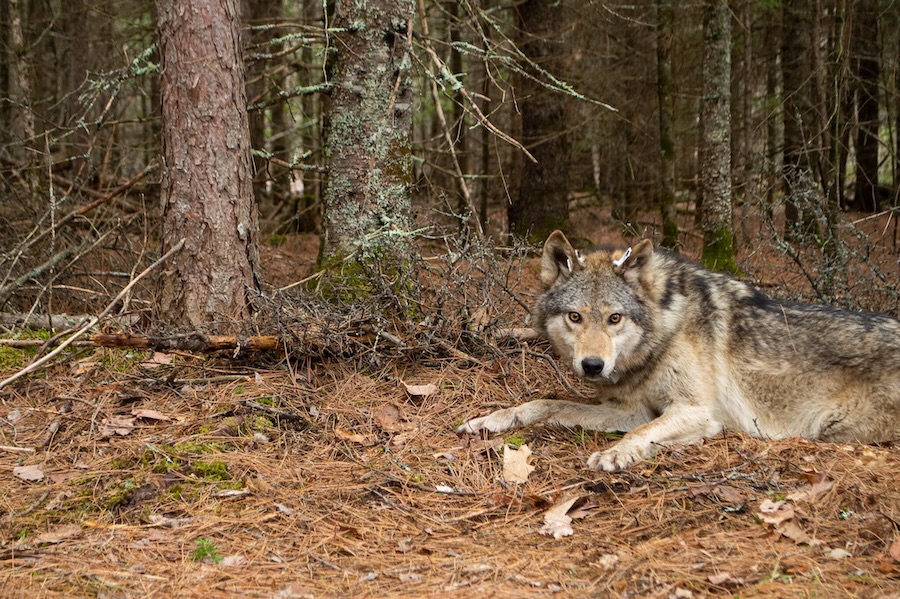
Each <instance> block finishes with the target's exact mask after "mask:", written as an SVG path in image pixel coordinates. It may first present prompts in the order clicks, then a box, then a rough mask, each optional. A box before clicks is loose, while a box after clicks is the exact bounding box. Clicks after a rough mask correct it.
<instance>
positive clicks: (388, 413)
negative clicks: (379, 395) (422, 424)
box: [373, 404, 415, 433]
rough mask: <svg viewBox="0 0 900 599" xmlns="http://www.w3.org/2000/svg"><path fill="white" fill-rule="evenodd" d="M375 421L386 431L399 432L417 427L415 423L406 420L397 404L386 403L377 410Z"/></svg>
mask: <svg viewBox="0 0 900 599" xmlns="http://www.w3.org/2000/svg"><path fill="white" fill-rule="evenodd" d="M373 416H374V418H375V422H377V423H378V426H380V427H381V430H383V431H384V432H386V433H398V432H400V431H408V430H410V429H413V428H415V425H414V424H413V423H411V422H407V421H406V416H404V415H403V412H402V411H400V408H398V407H397V406H395V405H391V404H385V405H383V406H381V407H380V408H378V409H377V410H375V413H374V414H373Z"/></svg>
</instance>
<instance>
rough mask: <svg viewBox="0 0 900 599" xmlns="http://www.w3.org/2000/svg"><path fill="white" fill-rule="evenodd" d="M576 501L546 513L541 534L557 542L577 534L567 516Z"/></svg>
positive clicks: (559, 504) (558, 505) (565, 503)
mask: <svg viewBox="0 0 900 599" xmlns="http://www.w3.org/2000/svg"><path fill="white" fill-rule="evenodd" d="M522 447H525V446H524V445H523V446H522ZM576 501H578V497H571V498H569V499H565V500H563V501H561V502H559V503H557V504H556V505H554V506H553V507H552V508H550V509H549V510H547V511H546V512H544V526H542V527H541V530H540V531H539V532H540V533H541V534H542V535H548V536H552V537H553V538H554V539H557V540H558V539H561V538H563V537H568V536H570V535H573V534H575V531H574V530H572V526H571V524H572V518H571V517H569V516H568V515H567V514H568V512H569V510H570V509H571V508H572V505H573V504H574V503H575V502H576Z"/></svg>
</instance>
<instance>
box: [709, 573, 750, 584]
mask: <svg viewBox="0 0 900 599" xmlns="http://www.w3.org/2000/svg"><path fill="white" fill-rule="evenodd" d="M706 579H707V580H709V581H710V582H711V583H712V584H715V585H719V586H722V585H726V584H733V585H742V584H744V582H745V581H744V579H743V578H735V577H734V576H732V575H731V572H720V573H718V574H710V575H709V576H708V577H707V578H706Z"/></svg>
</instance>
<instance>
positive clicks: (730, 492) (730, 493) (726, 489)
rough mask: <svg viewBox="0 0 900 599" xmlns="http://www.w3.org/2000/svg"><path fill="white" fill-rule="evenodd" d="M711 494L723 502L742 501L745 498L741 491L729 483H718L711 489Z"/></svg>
mask: <svg viewBox="0 0 900 599" xmlns="http://www.w3.org/2000/svg"><path fill="white" fill-rule="evenodd" d="M713 495H715V496H716V497H718V498H719V499H721V500H722V501H724V502H725V503H742V502H743V501H745V500H746V497H745V496H744V494H743V493H741V492H740V491H738V490H737V489H735V488H734V487H731V486H729V485H718V486H717V487H716V488H714V489H713Z"/></svg>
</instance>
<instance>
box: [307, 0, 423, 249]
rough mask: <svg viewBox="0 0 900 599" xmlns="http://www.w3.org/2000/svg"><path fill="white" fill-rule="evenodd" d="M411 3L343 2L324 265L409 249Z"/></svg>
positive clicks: (338, 18) (338, 17)
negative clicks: (351, 257)
mask: <svg viewBox="0 0 900 599" xmlns="http://www.w3.org/2000/svg"><path fill="white" fill-rule="evenodd" d="M414 15H415V4H414V2H412V0H368V1H367V2H366V3H359V2H355V1H353V0H341V1H340V2H339V3H338V5H337V8H336V10H335V17H334V24H333V26H334V28H335V30H336V31H338V32H339V33H336V34H335V36H336V39H335V40H334V41H333V44H334V47H335V48H336V49H337V56H336V58H335V61H334V88H333V92H332V94H331V106H330V110H329V122H328V131H327V134H326V148H325V152H326V155H327V156H328V158H329V166H328V169H329V170H328V182H327V184H326V188H325V194H324V201H325V222H324V231H323V240H322V262H323V264H327V263H329V262H332V261H333V260H335V259H337V260H340V259H342V258H344V257H346V256H349V255H351V254H354V253H357V254H358V255H360V256H362V255H378V256H390V257H391V259H392V260H400V261H402V260H403V259H404V257H408V252H409V251H410V250H411V243H410V231H411V229H412V219H411V216H410V211H411V199H410V173H411V165H412V160H411V154H410V139H411V133H412V108H413V101H414V99H413V89H412V79H411V77H410V74H411V73H410V69H411V67H412V30H411V27H412V19H413V17H414Z"/></svg>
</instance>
